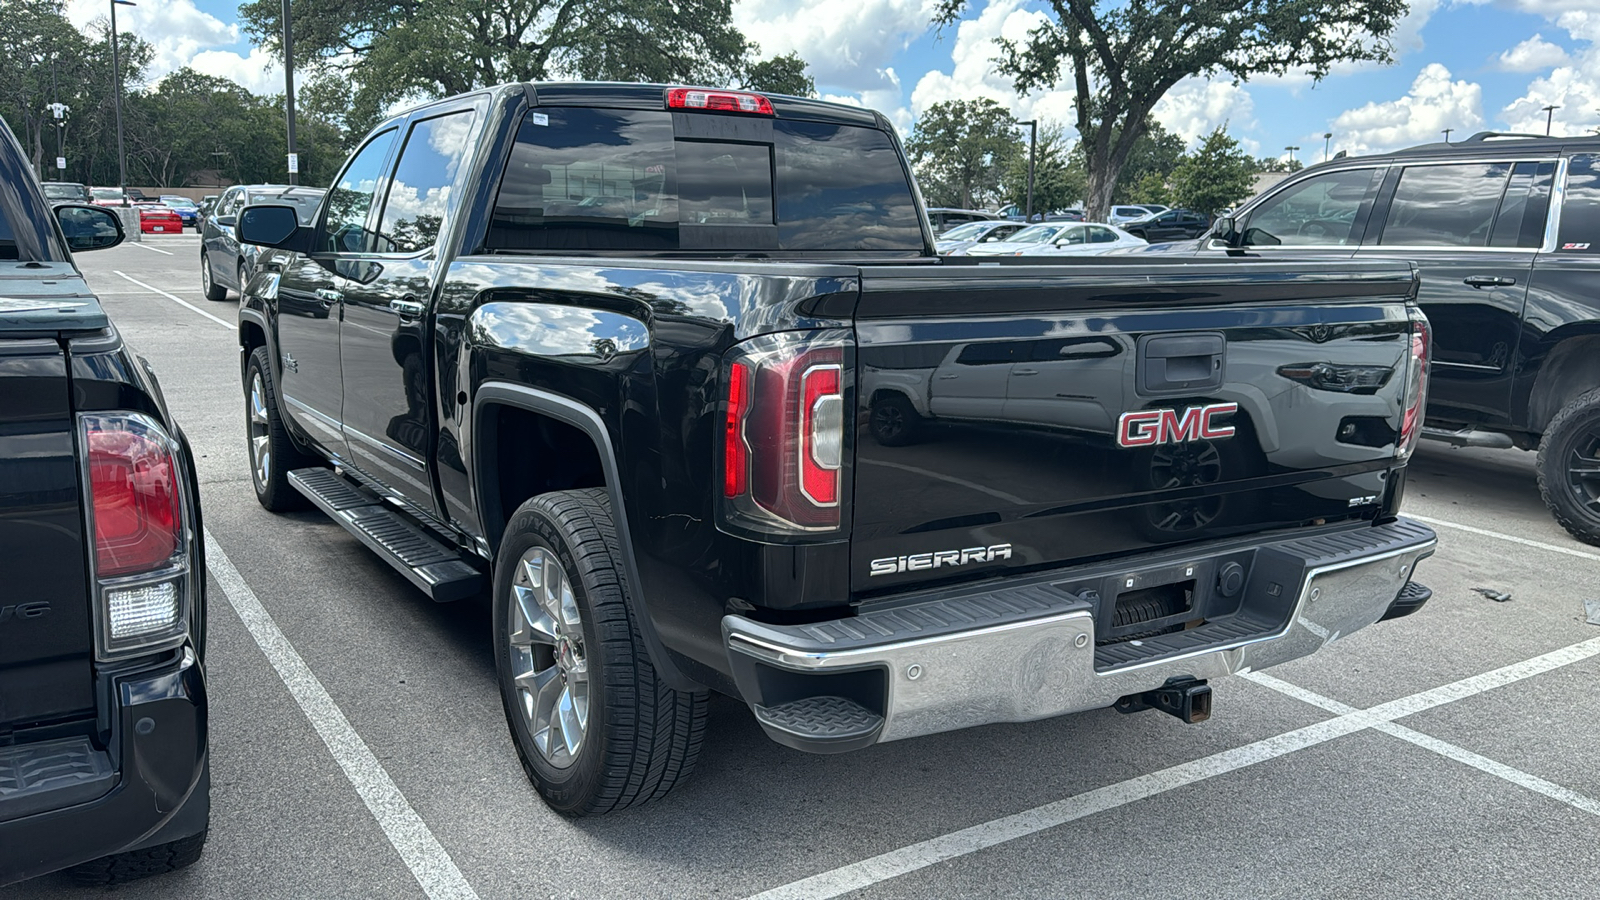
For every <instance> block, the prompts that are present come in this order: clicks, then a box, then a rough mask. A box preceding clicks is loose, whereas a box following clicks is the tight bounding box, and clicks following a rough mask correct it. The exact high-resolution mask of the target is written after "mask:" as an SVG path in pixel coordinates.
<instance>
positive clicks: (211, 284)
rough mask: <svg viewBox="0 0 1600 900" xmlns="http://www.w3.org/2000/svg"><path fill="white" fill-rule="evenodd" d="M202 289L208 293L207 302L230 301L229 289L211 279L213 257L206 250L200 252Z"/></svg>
mask: <svg viewBox="0 0 1600 900" xmlns="http://www.w3.org/2000/svg"><path fill="white" fill-rule="evenodd" d="M200 287H201V289H202V290H204V291H205V292H206V299H207V300H226V299H228V289H227V288H225V287H223V286H222V285H220V284H217V280H216V279H215V278H212V277H211V256H210V254H208V253H206V252H205V251H204V250H202V251H200Z"/></svg>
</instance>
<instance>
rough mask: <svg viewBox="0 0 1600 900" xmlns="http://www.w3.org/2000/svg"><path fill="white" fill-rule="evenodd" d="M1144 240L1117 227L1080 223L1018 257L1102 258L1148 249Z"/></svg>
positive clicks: (1062, 230)
mask: <svg viewBox="0 0 1600 900" xmlns="http://www.w3.org/2000/svg"><path fill="white" fill-rule="evenodd" d="M1145 244H1146V241H1145V239H1144V238H1140V237H1134V236H1133V235H1131V234H1129V233H1127V232H1126V231H1123V230H1122V229H1121V228H1118V227H1116V226H1115V225H1095V224H1089V223H1084V224H1076V225H1069V226H1067V227H1066V228H1063V229H1061V230H1060V231H1058V232H1056V234H1055V236H1054V237H1052V238H1051V239H1050V240H1049V241H1048V242H1046V243H1043V244H1035V245H1032V246H1033V248H1034V249H1031V250H1026V251H1023V250H1019V251H1017V255H1018V256H1099V255H1101V254H1104V253H1110V252H1112V251H1116V250H1129V249H1132V248H1135V247H1143V246H1145Z"/></svg>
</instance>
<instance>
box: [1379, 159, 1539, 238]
mask: <svg viewBox="0 0 1600 900" xmlns="http://www.w3.org/2000/svg"><path fill="white" fill-rule="evenodd" d="M1510 176H1511V164H1510V163H1463V164H1460V165H1449V166H1409V167H1407V168H1406V170H1405V171H1404V172H1402V173H1400V183H1399V184H1398V185H1396V186H1395V189H1394V199H1393V200H1392V201H1390V203H1389V215H1388V217H1387V219H1386V220H1385V221H1384V224H1383V235H1382V236H1381V237H1380V238H1379V239H1378V243H1379V244H1386V245H1391V246H1406V247H1487V246H1489V233H1490V231H1491V230H1492V229H1493V228H1494V223H1495V214H1496V213H1497V212H1498V211H1499V209H1500V199H1501V197H1502V196H1503V195H1504V194H1505V190H1506V182H1507V180H1508V179H1509V178H1510ZM1518 224H1519V225H1520V221H1519V223H1518Z"/></svg>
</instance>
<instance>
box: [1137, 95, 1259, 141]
mask: <svg viewBox="0 0 1600 900" xmlns="http://www.w3.org/2000/svg"><path fill="white" fill-rule="evenodd" d="M1254 112H1255V101H1253V100H1252V99H1251V98H1250V92H1249V91H1247V90H1245V89H1244V88H1243V87H1242V86H1240V85H1236V84H1234V83H1233V82H1231V81H1207V80H1206V79H1204V78H1185V79H1184V80H1182V81H1180V82H1178V84H1177V86H1176V87H1174V88H1173V89H1172V90H1170V91H1168V92H1167V95H1166V96H1165V97H1162V98H1161V99H1160V100H1159V101H1157V102H1156V108H1155V110H1154V112H1153V113H1152V115H1154V117H1155V120H1156V121H1157V122H1160V123H1161V124H1162V125H1163V126H1165V127H1166V129H1167V130H1168V131H1171V132H1173V133H1174V134H1178V135H1182V136H1183V139H1184V140H1186V141H1188V142H1189V143H1190V144H1191V145H1193V144H1194V143H1195V142H1197V141H1199V140H1200V139H1201V138H1203V137H1205V136H1206V135H1207V134H1210V133H1211V131H1212V130H1213V129H1215V128H1216V127H1217V126H1218V125H1222V124H1223V123H1227V125H1228V131H1229V132H1231V133H1233V134H1238V133H1239V132H1241V131H1248V130H1251V129H1254V128H1255V125H1256V121H1255V118H1254Z"/></svg>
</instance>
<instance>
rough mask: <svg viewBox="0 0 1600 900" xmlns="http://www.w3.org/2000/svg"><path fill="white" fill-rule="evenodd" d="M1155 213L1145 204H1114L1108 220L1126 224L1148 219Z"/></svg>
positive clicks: (1107, 217) (1110, 222) (1113, 222)
mask: <svg viewBox="0 0 1600 900" xmlns="http://www.w3.org/2000/svg"><path fill="white" fill-rule="evenodd" d="M1154 215H1155V213H1154V212H1153V211H1151V210H1149V209H1146V208H1145V207H1143V206H1113V207H1111V212H1110V214H1108V215H1107V216H1106V222H1108V223H1109V224H1112V225H1126V224H1127V223H1129V222H1137V221H1139V220H1141V219H1148V218H1151V217H1152V216H1154Z"/></svg>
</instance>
